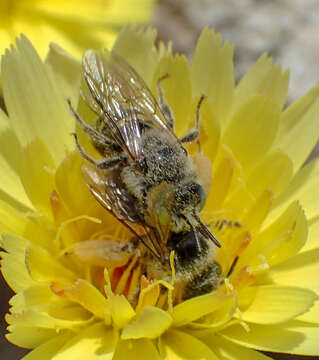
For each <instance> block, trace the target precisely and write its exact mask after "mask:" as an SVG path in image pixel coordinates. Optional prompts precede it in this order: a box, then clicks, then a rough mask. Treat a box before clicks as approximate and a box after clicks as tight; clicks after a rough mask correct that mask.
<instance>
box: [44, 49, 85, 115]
mask: <svg viewBox="0 0 319 360" xmlns="http://www.w3.org/2000/svg"><path fill="white" fill-rule="evenodd" d="M45 65H46V66H47V68H48V69H49V74H50V75H51V76H52V81H55V82H56V84H57V86H58V87H59V89H60V90H61V92H62V97H63V98H64V99H67V98H69V99H70V100H71V103H72V105H73V107H74V108H76V107H77V104H78V100H79V90H80V83H81V71H82V68H81V62H80V61H79V60H77V59H76V58H74V57H72V56H71V55H69V54H68V53H67V52H66V51H64V50H63V49H62V48H61V47H60V46H59V45H56V44H53V43H51V44H50V50H49V53H48V55H47V58H46V61H45Z"/></svg>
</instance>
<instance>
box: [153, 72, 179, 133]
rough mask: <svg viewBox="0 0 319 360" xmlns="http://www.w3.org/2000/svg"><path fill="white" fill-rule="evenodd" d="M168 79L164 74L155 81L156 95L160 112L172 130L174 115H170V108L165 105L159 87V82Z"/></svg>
mask: <svg viewBox="0 0 319 360" xmlns="http://www.w3.org/2000/svg"><path fill="white" fill-rule="evenodd" d="M168 77H169V75H168V74H165V75H163V76H161V77H160V78H159V79H158V80H157V95H158V103H159V106H160V108H161V111H162V113H163V114H164V115H165V117H166V118H167V120H168V125H169V127H170V129H172V130H174V124H175V119H174V115H173V113H172V110H171V108H170V107H169V105H168V104H167V103H166V101H165V99H164V95H163V89H162V86H161V82H162V81H163V80H165V79H167V78H168Z"/></svg>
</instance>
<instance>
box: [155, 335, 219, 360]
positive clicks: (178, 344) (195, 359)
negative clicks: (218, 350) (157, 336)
mask: <svg viewBox="0 0 319 360" xmlns="http://www.w3.org/2000/svg"><path fill="white" fill-rule="evenodd" d="M160 348H161V349H162V351H163V352H164V353H165V354H166V359H167V360H203V359H205V360H218V357H217V356H216V355H215V354H214V352H213V351H212V350H210V349H209V347H208V346H207V345H205V344H204V343H203V342H201V341H200V340H198V339H197V338H196V337H193V336H191V335H189V334H187V333H184V332H182V331H177V330H170V331H168V332H166V333H165V334H164V335H163V336H162V337H161V341H160Z"/></svg>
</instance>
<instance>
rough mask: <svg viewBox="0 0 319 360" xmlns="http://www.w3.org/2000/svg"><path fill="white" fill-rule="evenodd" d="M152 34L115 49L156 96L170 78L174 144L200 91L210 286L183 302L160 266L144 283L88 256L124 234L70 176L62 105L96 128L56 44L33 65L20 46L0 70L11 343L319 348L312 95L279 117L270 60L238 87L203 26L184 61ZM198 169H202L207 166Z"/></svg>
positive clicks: (131, 268)
mask: <svg viewBox="0 0 319 360" xmlns="http://www.w3.org/2000/svg"><path fill="white" fill-rule="evenodd" d="M154 40H155V33H154V31H153V30H151V29H148V30H146V31H141V30H137V29H136V28H133V27H128V28H125V29H124V30H123V31H122V32H121V33H120V35H119V37H118V39H117V41H116V43H115V45H114V51H116V52H117V53H118V54H120V55H121V56H122V57H124V58H125V59H126V60H127V61H128V62H129V63H130V64H131V65H132V66H133V67H134V68H135V69H136V71H137V72H138V73H139V74H140V75H141V77H142V78H143V79H144V80H145V82H146V83H147V84H148V86H149V87H150V89H152V90H153V91H154V94H155V93H156V83H157V80H158V79H159V77H161V76H163V74H169V77H168V78H166V79H165V80H163V81H162V87H163V93H164V96H165V99H166V100H167V102H168V104H169V105H170V107H171V109H172V111H173V113H174V116H175V119H176V132H177V135H178V136H179V137H180V136H182V135H183V134H185V133H186V132H187V130H189V129H190V128H191V127H192V126H193V121H194V113H195V112H196V108H197V104H198V99H199V98H200V97H201V95H202V94H204V95H205V96H206V99H205V101H204V102H203V103H202V105H201V107H200V117H201V139H200V140H201V150H202V153H203V154H204V155H205V156H206V157H208V158H209V159H210V161H211V163H212V174H213V175H212V182H211V185H210V189H209V193H208V196H207V201H206V204H205V207H204V208H203V210H202V212H201V218H202V220H203V221H204V222H205V223H206V224H209V225H210V230H211V232H212V233H213V234H214V235H215V236H216V238H217V239H218V240H219V242H220V243H221V245H222V246H221V248H220V249H218V251H217V254H216V257H215V260H216V261H217V262H218V263H219V264H220V265H221V269H222V278H223V282H222V284H221V285H220V286H219V288H218V289H216V290H214V291H211V292H208V293H206V294H203V295H201V296H195V297H192V298H190V299H187V300H183V299H180V298H178V297H176V296H175V295H176V294H175V293H174V290H175V289H174V263H173V261H171V268H172V275H171V279H170V280H169V281H161V279H148V278H147V277H145V275H144V274H143V271H142V270H143V269H141V266H140V264H139V258H138V257H132V258H128V259H127V263H126V264H125V265H124V266H120V267H117V268H115V269H113V270H112V271H110V269H109V267H108V264H105V263H104V262H103V261H102V260H103V257H101V258H102V260H101V262H100V263H99V262H98V260H99V259H100V258H99V257H98V256H96V254H97V253H96V252H94V251H96V249H99V242H105V241H114V240H116V241H125V240H128V239H130V238H131V237H132V235H131V234H130V233H129V232H128V231H127V230H126V229H125V228H124V227H123V226H122V225H121V224H119V223H118V222H117V221H116V220H115V219H114V218H113V217H112V216H111V215H109V214H108V212H107V211H106V210H105V209H104V208H102V207H101V206H100V205H99V204H98V202H97V201H96V200H95V199H94V198H93V197H92V195H91V194H90V192H89V190H88V189H87V187H86V185H85V183H84V180H83V175H82V172H81V166H82V164H83V163H84V160H83V159H82V157H81V156H80V155H79V153H78V151H77V150H76V149H75V145H74V140H73V138H72V137H71V136H70V133H71V132H74V129H75V121H74V118H73V117H72V115H71V113H70V110H69V108H68V106H67V101H66V99H67V98H69V99H70V100H71V103H72V104H73V106H74V107H77V108H78V111H79V113H80V114H81V115H82V117H83V118H84V119H86V120H87V121H88V123H89V122H90V120H92V119H93V114H92V112H91V110H90V109H88V107H87V106H86V105H85V102H84V101H82V100H80V101H79V90H78V89H79V85H80V81H81V66H80V64H79V63H78V62H77V61H76V60H74V59H72V58H71V57H70V56H66V54H65V53H64V52H61V51H60V50H59V49H58V48H56V47H51V50H50V53H49V56H48V57H47V60H46V62H45V63H42V61H41V60H40V58H39V57H38V55H37V54H36V52H35V50H34V49H33V48H32V45H31V44H30V43H29V41H28V40H27V39H26V38H25V37H21V38H20V39H19V40H17V45H16V48H11V50H10V51H7V52H6V53H5V55H4V57H3V59H2V74H1V75H2V79H3V92H4V98H5V103H6V107H7V111H8V116H7V115H6V114H5V113H4V112H1V113H0V116H1V117H0V119H1V142H0V149H1V154H2V155H1V158H0V160H1V161H0V164H1V169H2V171H1V173H2V177H1V179H0V186H1V198H0V205H1V206H0V211H1V217H0V223H1V227H2V229H3V230H4V231H5V232H6V233H5V234H4V235H3V237H2V240H1V246H2V248H3V249H4V251H3V252H2V254H1V256H2V274H3V276H4V278H5V279H6V281H7V282H8V284H9V285H10V286H11V288H12V289H13V290H14V291H15V292H16V293H17V294H16V295H15V296H14V297H13V298H12V299H11V301H10V305H11V309H10V314H8V315H7V316H6V320H7V322H8V324H9V327H8V331H9V334H7V338H8V340H9V341H11V342H12V343H14V344H16V345H18V346H21V347H25V348H30V349H33V350H32V351H31V352H30V353H29V354H28V355H27V356H26V357H25V359H28V360H33V359H54V360H61V359H68V360H72V359H76V360H79V359H83V360H86V359H93V358H94V359H98V358H101V359H114V360H119V359H139V360H140V359H169V360H177V359H225V358H227V359H266V358H267V356H265V355H263V354H262V353H260V352H258V351H256V350H262V351H274V352H283V353H292V354H305V355H319V349H318V344H317V342H318V336H319V306H318V302H317V298H318V293H319V287H318V281H317V273H318V270H319V261H318V255H319V247H318V235H319V221H318V219H319V217H318V215H319V211H318V210H319V207H318V200H319V186H318V176H319V174H318V160H313V161H311V162H310V163H308V164H307V165H304V166H303V164H304V162H305V160H306V159H307V157H308V155H309V153H310V152H311V150H312V148H313V147H314V145H315V144H316V142H317V140H318V119H317V116H318V115H317V114H318V111H319V100H318V95H319V87H318V86H316V87H314V88H313V89H312V90H310V91H309V93H307V94H306V95H305V96H304V97H302V98H301V99H300V100H298V101H297V102H296V103H294V104H292V105H290V106H288V107H287V108H284V104H285V99H286V94H287V88H288V72H282V70H281V68H280V67H279V66H276V65H273V64H272V62H271V59H270V58H269V57H268V56H267V55H263V56H262V57H261V58H260V59H259V60H258V61H257V63H256V64H255V65H254V66H253V67H252V69H251V70H249V72H248V73H247V74H246V75H245V76H244V77H243V78H242V79H241V80H240V81H239V83H238V84H237V85H236V86H235V81H234V74H233V60H232V57H233V47H232V46H231V45H230V44H229V43H224V44H223V43H222V40H221V37H220V35H217V34H215V33H214V31H212V30H209V29H205V30H204V31H203V32H202V34H201V36H200V38H199V40H198V43H197V47H196V51H195V56H194V59H193V63H192V65H189V63H188V61H187V59H186V58H185V57H184V56H183V55H174V54H173V53H172V50H171V47H170V46H168V47H166V46H165V45H163V44H160V45H159V48H158V49H156V48H155V46H154ZM132 43H134V44H136V46H135V47H134V48H133V47H132V46H130V45H131V44H132ZM77 132H78V134H79V138H80V141H81V143H82V144H83V146H84V147H85V148H86V149H88V151H91V152H94V149H93V147H92V145H91V144H90V143H89V142H88V141H87V138H86V137H85V136H82V135H83V134H81V133H80V130H79V129H78V131H77ZM90 146H91V148H90ZM193 150H194V149H192V148H190V149H189V152H190V153H192V151H193ZM198 172H200V173H203V172H205V173H206V174H207V176H206V177H207V179H209V177H210V175H211V174H210V169H209V167H206V166H205V168H204V166H198ZM207 184H210V182H209V181H207ZM207 184H206V185H207ZM90 241H91V242H92V243H91V245H92V246H89V245H88V244H90ZM83 244H84V245H83ZM90 251H93V253H94V254H95V255H94V256H93V260H94V261H90V259H91V258H92V257H90V256H91V255H90ZM91 260H92V259H91ZM171 260H172V259H171ZM136 288H138V289H139V292H138V294H137V298H136V297H132V291H133V290H134V289H136ZM135 295H136V294H135ZM133 298H134V300H132V299H133Z"/></svg>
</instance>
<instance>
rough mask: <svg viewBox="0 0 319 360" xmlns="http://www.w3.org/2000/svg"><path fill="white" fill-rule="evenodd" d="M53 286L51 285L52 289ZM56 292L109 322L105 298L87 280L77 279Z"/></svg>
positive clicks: (109, 317)
mask: <svg viewBox="0 0 319 360" xmlns="http://www.w3.org/2000/svg"><path fill="white" fill-rule="evenodd" d="M54 288H55V287H54V286H53V291H54ZM56 294H58V295H60V296H63V297H64V298H66V299H68V300H70V301H74V302H76V303H78V304H80V305H81V306H83V307H84V308H85V309H86V310H88V311H90V312H91V313H92V314H94V315H95V316H97V317H99V318H102V319H104V321H105V323H106V324H109V323H111V316H110V309H109V304H108V301H107V299H106V298H105V297H104V296H103V295H102V293H101V292H100V291H99V290H98V289H97V288H96V287H95V286H93V285H92V284H90V283H89V282H88V281H86V280H83V279H78V280H77V281H76V282H75V283H74V284H73V285H71V286H67V287H63V288H62V289H60V290H57V291H56Z"/></svg>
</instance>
